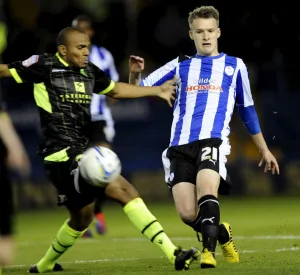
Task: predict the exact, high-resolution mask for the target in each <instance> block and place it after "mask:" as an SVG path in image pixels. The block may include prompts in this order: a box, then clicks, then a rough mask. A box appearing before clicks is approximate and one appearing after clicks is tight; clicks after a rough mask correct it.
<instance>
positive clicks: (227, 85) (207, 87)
mask: <svg viewBox="0 0 300 275" xmlns="http://www.w3.org/2000/svg"><path fill="white" fill-rule="evenodd" d="M174 76H176V84H177V88H176V101H175V103H174V110H173V123H172V127H171V138H170V145H169V146H177V145H182V144H188V143H191V142H193V141H196V140H202V139H207V138H220V139H222V140H223V141H224V140H226V141H228V136H229V134H230V127H229V123H230V120H231V116H232V114H233V110H234V106H235V104H236V106H237V108H238V111H239V113H240V115H241V118H242V120H243V122H244V123H245V125H246V127H247V129H248V131H249V132H250V133H251V134H257V133H259V132H260V126H259V122H258V118H257V114H256V111H255V108H254V102H253V99H252V95H251V89H250V83H249V77H248V72H247V68H246V65H245V63H244V62H243V60H242V59H240V58H237V57H233V56H228V55H226V54H224V53H221V54H219V55H218V56H200V55H195V56H193V57H185V58H181V57H178V58H176V59H174V60H172V61H170V62H169V63H167V64H165V65H164V66H163V67H161V68H159V69H157V70H156V71H154V72H153V73H151V74H150V75H149V76H148V77H146V78H145V79H143V80H142V82H141V84H140V85H141V86H158V85H161V84H162V83H164V82H165V81H167V80H170V79H172V78H173V77H174Z"/></svg>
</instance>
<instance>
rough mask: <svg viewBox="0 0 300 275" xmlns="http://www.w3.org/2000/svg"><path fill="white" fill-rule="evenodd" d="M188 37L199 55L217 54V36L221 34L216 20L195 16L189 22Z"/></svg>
mask: <svg viewBox="0 0 300 275" xmlns="http://www.w3.org/2000/svg"><path fill="white" fill-rule="evenodd" d="M189 34H190V38H191V39H192V40H194V43H195V46H196V49H197V52H198V54H199V55H205V56H214V55H218V54H219V52H218V38H219V37H220V35H221V31H220V28H218V23H217V20H216V19H214V18H197V19H195V20H194V21H193V23H192V24H190V31H189Z"/></svg>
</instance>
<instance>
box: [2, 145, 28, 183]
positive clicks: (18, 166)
mask: <svg viewBox="0 0 300 275" xmlns="http://www.w3.org/2000/svg"><path fill="white" fill-rule="evenodd" d="M7 162H8V165H9V167H10V168H11V169H12V170H15V171H17V172H18V173H19V174H20V175H21V176H23V177H28V176H29V175H30V172H31V166H30V161H29V158H28V156H27V154H26V152H25V150H24V149H21V148H20V149H17V148H14V149H13V150H9V151H8V155H7Z"/></svg>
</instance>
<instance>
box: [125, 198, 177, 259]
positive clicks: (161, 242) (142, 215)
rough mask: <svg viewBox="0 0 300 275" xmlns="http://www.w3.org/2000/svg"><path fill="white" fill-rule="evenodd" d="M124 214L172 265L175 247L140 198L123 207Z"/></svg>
mask: <svg viewBox="0 0 300 275" xmlns="http://www.w3.org/2000/svg"><path fill="white" fill-rule="evenodd" d="M124 212H125V213H126V214H127V216H128V218H129V220H130V221H131V222H132V223H133V224H134V226H135V227H136V228H137V229H138V230H139V231H140V232H142V234H144V235H145V236H146V237H147V238H148V239H149V240H150V241H151V242H153V243H154V244H155V245H157V246H158V247H159V248H160V249H161V250H162V251H163V252H164V253H165V254H166V256H167V257H168V259H169V260H170V261H171V263H173V264H174V262H175V256H174V251H175V249H176V246H175V245H174V244H173V243H172V242H171V240H170V239H169V237H168V236H167V235H166V233H165V232H164V230H163V228H162V226H161V224H160V223H159V222H158V221H157V220H156V218H155V217H154V216H153V215H152V214H151V212H150V211H149V210H148V208H147V206H146V205H145V203H144V202H143V200H142V199H141V198H137V199H134V200H132V201H130V202H129V203H127V204H126V205H125V206H124Z"/></svg>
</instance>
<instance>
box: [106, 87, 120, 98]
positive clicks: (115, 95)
mask: <svg viewBox="0 0 300 275" xmlns="http://www.w3.org/2000/svg"><path fill="white" fill-rule="evenodd" d="M106 95H108V96H109V97H111V98H119V95H118V91H117V90H116V89H115V88H114V89H113V90H111V91H110V92H108V93H107V94H106Z"/></svg>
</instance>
